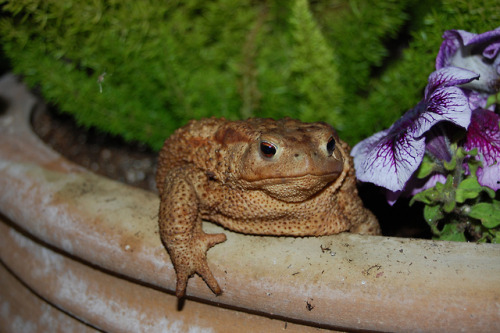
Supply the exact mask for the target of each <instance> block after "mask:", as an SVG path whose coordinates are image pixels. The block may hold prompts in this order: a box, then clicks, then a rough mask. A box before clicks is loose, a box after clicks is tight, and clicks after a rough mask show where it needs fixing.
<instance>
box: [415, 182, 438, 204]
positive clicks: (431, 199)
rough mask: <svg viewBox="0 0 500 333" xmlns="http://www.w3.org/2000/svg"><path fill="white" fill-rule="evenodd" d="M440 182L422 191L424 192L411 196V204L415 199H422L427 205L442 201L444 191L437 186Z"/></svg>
mask: <svg viewBox="0 0 500 333" xmlns="http://www.w3.org/2000/svg"><path fill="white" fill-rule="evenodd" d="M438 184H439V183H438ZM438 184H436V186H435V187H431V188H429V189H427V190H425V191H422V192H419V193H417V194H415V195H414V196H413V198H411V200H410V206H411V205H413V203H415V201H420V202H423V203H424V204H427V205H429V204H434V203H438V202H440V201H441V199H442V195H441V193H442V191H441V190H439V189H438V188H437V187H438V186H437V185H438ZM441 185H443V184H441Z"/></svg>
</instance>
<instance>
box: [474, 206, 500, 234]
mask: <svg viewBox="0 0 500 333" xmlns="http://www.w3.org/2000/svg"><path fill="white" fill-rule="evenodd" d="M469 216H470V217H473V218H475V219H478V220H481V223H482V224H483V225H484V226H485V227H486V228H489V229H491V228H496V227H498V226H499V225H500V202H499V201H496V200H494V201H493V202H492V203H487V202H482V203H478V204H477V205H474V206H472V207H471V209H470V212H469Z"/></svg>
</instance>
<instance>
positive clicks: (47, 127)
mask: <svg viewBox="0 0 500 333" xmlns="http://www.w3.org/2000/svg"><path fill="white" fill-rule="evenodd" d="M32 125H33V129H34V131H35V133H37V134H38V135H39V136H40V137H41V138H42V139H43V140H44V141H45V142H46V143H47V144H48V145H50V146H51V147H52V148H53V149H54V150H56V151H58V152H59V153H60V154H62V155H63V156H65V157H66V158H68V159H69V160H71V161H73V162H75V163H77V164H80V165H82V166H84V167H85V168H88V169H90V170H92V171H93V172H95V173H97V174H100V175H103V176H106V177H109V178H111V179H115V180H118V181H120V182H123V183H126V184H129V185H132V186H136V187H140V188H143V189H146V190H150V191H153V192H157V190H156V183H155V172H156V159H157V152H154V151H152V150H151V149H149V148H148V147H147V146H145V145H143V144H140V143H134V142H132V143H130V142H125V141H124V140H123V139H121V138H120V137H117V136H112V135H109V134H105V133H102V132H100V131H98V130H96V129H93V128H91V129H86V128H84V127H82V126H79V125H77V123H76V122H75V120H74V119H73V118H72V117H71V116H69V115H66V114H61V113H59V112H57V111H56V109H55V108H54V107H50V106H48V107H38V108H36V110H34V112H33V117H32ZM359 190H360V195H361V198H362V199H363V201H364V203H365V205H366V206H367V208H369V209H371V210H372V211H373V212H374V213H375V215H376V216H377V218H378V219H379V221H380V222H381V226H382V230H383V233H384V235H386V236H398V237H417V238H430V237H431V233H430V230H429V227H428V226H427V224H426V223H425V221H424V219H423V217H422V207H421V206H419V205H418V204H416V205H414V206H412V207H409V205H408V200H405V199H404V198H403V199H399V200H398V202H397V203H396V204H395V205H394V206H392V207H390V206H389V205H388V204H387V202H386V200H385V196H384V194H383V193H382V192H381V190H380V189H379V188H378V187H376V186H374V185H371V184H362V185H361V186H360V188H359Z"/></svg>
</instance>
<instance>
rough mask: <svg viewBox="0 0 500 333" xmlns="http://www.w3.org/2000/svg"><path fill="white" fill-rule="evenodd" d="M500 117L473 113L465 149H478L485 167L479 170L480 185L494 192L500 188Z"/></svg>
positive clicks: (484, 111) (478, 156)
mask: <svg viewBox="0 0 500 333" xmlns="http://www.w3.org/2000/svg"><path fill="white" fill-rule="evenodd" d="M499 122H500V116H498V115H497V114H496V113H494V112H492V111H489V110H485V109H476V110H474V111H472V118H471V123H470V126H469V129H468V131H467V137H466V139H465V144H464V148H465V149H467V150H471V149H474V148H477V150H478V155H477V156H476V158H477V159H479V160H480V161H481V162H482V164H483V166H482V167H480V168H479V169H478V170H477V179H478V181H479V184H481V185H483V186H488V187H489V188H491V189H493V190H495V191H496V190H498V189H499V188H500V129H499V127H498V126H499Z"/></svg>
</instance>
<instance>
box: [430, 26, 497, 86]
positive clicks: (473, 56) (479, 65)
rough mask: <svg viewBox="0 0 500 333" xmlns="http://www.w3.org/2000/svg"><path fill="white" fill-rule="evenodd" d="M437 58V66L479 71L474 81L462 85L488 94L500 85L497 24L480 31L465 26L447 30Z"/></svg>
mask: <svg viewBox="0 0 500 333" xmlns="http://www.w3.org/2000/svg"><path fill="white" fill-rule="evenodd" d="M443 38H444V41H443V43H442V44H441V47H440V49H439V53H438V56H437V58H436V69H438V70H439V69H442V68H445V67H460V68H466V69H469V70H471V71H474V72H475V73H477V74H479V75H480V77H479V79H478V80H476V81H471V82H469V83H466V84H465V85H463V87H464V88H468V89H474V90H479V91H484V92H487V93H490V94H493V93H496V92H498V91H499V89H500V57H498V54H499V53H500V28H497V29H495V30H491V31H487V32H485V33H482V34H479V35H477V34H473V33H470V32H467V31H464V30H448V31H446V32H445V33H444V34H443Z"/></svg>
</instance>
